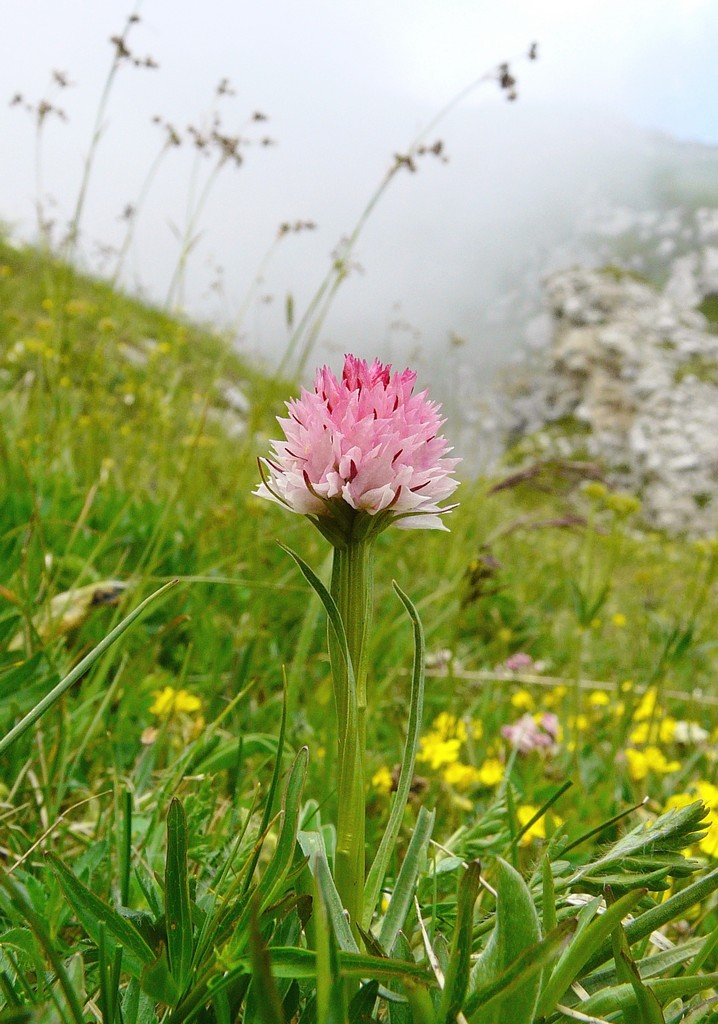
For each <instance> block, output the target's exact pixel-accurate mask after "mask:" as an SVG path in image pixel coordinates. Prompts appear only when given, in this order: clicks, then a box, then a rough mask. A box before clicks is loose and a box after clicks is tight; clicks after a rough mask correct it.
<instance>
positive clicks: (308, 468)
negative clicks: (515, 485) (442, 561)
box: [255, 355, 459, 541]
mask: <svg viewBox="0 0 718 1024" xmlns="http://www.w3.org/2000/svg"><path fill="white" fill-rule="evenodd" d="M415 382H416V374H415V373H414V372H413V371H412V370H404V371H403V373H394V374H393V375H392V373H391V366H388V365H387V366H384V365H383V364H382V363H380V362H379V361H378V360H374V362H373V363H371V365H369V364H368V363H367V362H366V361H365V360H363V359H357V358H356V357H355V356H351V355H347V356H346V357H345V360H344V370H343V372H342V376H341V380H338V379H337V378H336V377H335V376H334V374H333V373H332V372H331V370H330V369H329V368H328V367H326V366H325V367H323V368H322V369H320V370H318V371H317V375H316V379H315V382H314V391H313V392H311V391H307V390H305V389H302V393H301V397H300V398H298V399H293V400H292V401H290V402H288V403H287V408H288V410H289V416H288V417H286V418H280V419H279V423H280V425H281V427H282V429H283V430H284V434H285V437H286V440H285V441H274V442H273V448H274V453H273V455H272V458H270V459H266V460H263V462H264V466H265V468H266V471H267V475H263V481H262V483H261V484H260V485H259V487H258V488H257V490H256V491H255V494H257V495H259V496H260V497H262V498H268V499H270V500H271V501H277V502H279V503H280V504H282V505H285V506H286V507H287V508H289V509H290V510H291V511H292V512H298V513H300V514H302V515H307V516H309V517H310V518H311V519H312V520H313V522H314V523H315V525H317V526H318V527H319V528H320V529H321V530H322V532H323V533H325V535H326V536H328V537H329V539H330V540H333V541H336V540H340V541H341V540H344V539H346V537H347V534H348V532H350V531H352V530H355V529H356V524H357V522H358V521H361V526H360V527H359V529H360V530H362V531H363V535H364V536H366V535H368V534H369V533H377V532H379V531H380V530H382V529H384V528H385V527H386V526H389V525H390V524H391V523H393V524H395V525H396V526H399V527H402V528H403V529H411V528H413V529H434V530H443V529H446V527H445V526H444V525H443V523H442V521H441V519H440V518H439V517H440V514H441V513H442V512H446V511H448V509H446V508H443V509H442V508H440V507H439V502H440V501H443V500H444V499H445V498H447V497H449V495H450V494H452V493H453V491H454V490H455V488H456V487H457V481H456V480H455V479H454V478H453V477H452V475H451V474H452V471H453V469H454V467H455V465H456V463H457V462H458V461H459V460H458V459H448V458H446V457H445V456H446V454H447V452H448V451H449V448H448V446H447V441H446V439H445V438H444V437H442V436H440V435H439V433H438V432H439V429H440V427H441V425H442V423H443V420H442V419H441V418H440V416H439V407H438V406H437V405H436V404H435V403H433V402H430V401H429V400H428V399H427V395H426V391H421V392H419V394H416V395H415V394H413V390H414V384H415ZM360 513H365V514H367V515H368V516H369V517H373V518H372V519H371V520H368V519H367V515H364V516H361V515H360Z"/></svg>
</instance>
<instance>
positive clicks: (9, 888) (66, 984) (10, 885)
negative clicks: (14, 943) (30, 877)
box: [0, 872, 84, 1024]
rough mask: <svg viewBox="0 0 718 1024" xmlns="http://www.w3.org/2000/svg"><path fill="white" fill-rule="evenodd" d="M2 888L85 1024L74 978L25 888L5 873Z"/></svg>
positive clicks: (77, 1022) (77, 1020)
mask: <svg viewBox="0 0 718 1024" xmlns="http://www.w3.org/2000/svg"><path fill="white" fill-rule="evenodd" d="M0 886H2V888H3V889H5V891H6V892H7V893H8V895H9V897H10V901H11V902H12V904H13V906H14V907H15V908H16V910H18V911H19V912H20V913H21V914H22V916H23V917H24V918H25V920H26V921H27V923H28V924H29V926H30V928H31V929H32V931H33V932H34V934H35V936H36V938H37V940H38V942H39V943H40V945H41V946H42V948H43V949H44V950H45V955H46V956H47V958H48V960H49V961H50V964H51V965H52V969H53V970H54V972H55V975H56V976H57V979H58V981H59V983H60V986H61V988H62V991H63V993H64V995H65V999H66V1000H67V1005H68V1007H69V1009H70V1013H71V1014H72V1017H73V1019H74V1021H75V1024H84V1015H83V1012H82V1007H81V1005H80V1001H79V999H78V998H77V992H76V991H75V987H74V985H73V983H72V978H71V977H70V975H69V973H68V970H67V968H66V967H65V964H64V963H63V960H62V957H60V956H59V955H58V953H57V950H56V948H55V942H54V941H53V940H52V938H51V937H50V934H49V932H48V930H47V927H46V926H45V922H44V921H43V920H42V918H41V916H40V915H39V914H38V913H37V912H36V911H35V909H34V907H33V906H32V905H31V903H30V901H29V900H28V899H27V896H26V895H25V892H24V890H23V888H22V887H21V886H19V885H18V884H17V882H14V881H13V880H12V879H11V878H10V876H9V875H7V874H5V872H3V873H2V874H0Z"/></svg>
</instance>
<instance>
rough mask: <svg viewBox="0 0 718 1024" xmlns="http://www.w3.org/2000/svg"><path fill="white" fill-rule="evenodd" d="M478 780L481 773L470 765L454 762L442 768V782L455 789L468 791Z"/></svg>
mask: <svg viewBox="0 0 718 1024" xmlns="http://www.w3.org/2000/svg"><path fill="white" fill-rule="evenodd" d="M480 780H481V773H480V771H479V770H478V768H474V766H473V765H472V764H459V763H458V762H455V763H454V764H450V765H447V767H446V768H444V781H445V782H448V784H449V785H450V786H456V788H457V789H469V788H470V787H471V786H475V785H476V784H477V783H478V782H479V781H480Z"/></svg>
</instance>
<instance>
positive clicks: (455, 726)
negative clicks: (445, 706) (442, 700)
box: [431, 711, 466, 743]
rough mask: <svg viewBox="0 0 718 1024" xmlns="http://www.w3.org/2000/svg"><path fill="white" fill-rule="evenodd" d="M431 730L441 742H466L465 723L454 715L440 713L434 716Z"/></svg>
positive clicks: (445, 712)
mask: <svg viewBox="0 0 718 1024" xmlns="http://www.w3.org/2000/svg"><path fill="white" fill-rule="evenodd" d="M431 730H432V732H435V733H436V735H437V736H440V737H441V738H442V739H443V740H451V739H457V740H459V741H460V742H461V743H464V742H465V741H466V722H464V720H463V719H462V718H457V717H456V715H451V714H449V712H448V711H442V712H441V714H440V715H437V716H436V718H435V719H434V721H433V722H432V723H431Z"/></svg>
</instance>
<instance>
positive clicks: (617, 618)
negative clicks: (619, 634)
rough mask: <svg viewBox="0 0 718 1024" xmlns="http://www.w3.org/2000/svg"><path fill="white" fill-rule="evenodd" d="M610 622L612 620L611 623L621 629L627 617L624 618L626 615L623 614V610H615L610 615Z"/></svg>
mask: <svg viewBox="0 0 718 1024" xmlns="http://www.w3.org/2000/svg"><path fill="white" fill-rule="evenodd" d="M611 622H612V623H613V625H614V626H616V627H617V628H618V629H623V627H624V626H625V625H626V623H627V622H628V619H627V618H626V616H625V615H624V614H623V612H615V613H614V614H613V615H612V616H611Z"/></svg>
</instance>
